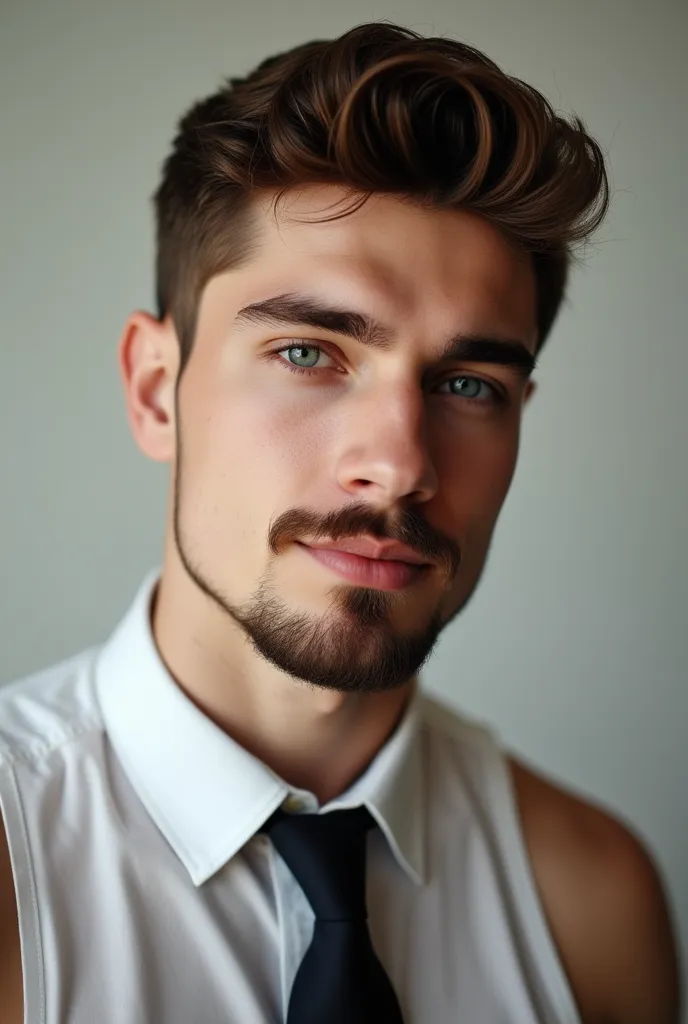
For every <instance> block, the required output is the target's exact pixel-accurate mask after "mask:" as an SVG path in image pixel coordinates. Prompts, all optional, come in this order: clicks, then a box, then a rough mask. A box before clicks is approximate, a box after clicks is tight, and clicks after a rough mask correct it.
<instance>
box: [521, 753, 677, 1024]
mask: <svg viewBox="0 0 688 1024" xmlns="http://www.w3.org/2000/svg"><path fill="white" fill-rule="evenodd" d="M507 763H508V766H509V769H510V773H511V778H512V780H513V784H514V791H515V795H516V802H517V806H518V811H519V816H520V820H521V825H522V829H523V834H524V838H525V842H526V847H527V849H528V854H529V857H530V861H531V865H532V868H533V874H534V876H535V881H536V885H537V888H538V890H539V895H540V898H541V900H542V904H543V907H544V910H545V913H546V916H547V919H548V922H549V925H550V929H551V932H552V935H553V938H554V941H555V944H556V946H557V948H558V951H559V954H560V957H561V960H562V963H563V965H564V968H565V970H566V972H567V974H568V976H569V979H570V982H571V985H572V988H573V990H574V994H575V995H576V997H577V999H578V1002H579V1005H580V1007H581V1012H582V1016H583V1019H584V1020H586V1021H588V1020H590V1021H597V1020H599V1021H614V1022H616V1021H618V1022H619V1024H626V1022H628V1024H645V1022H647V1024H650V1022H652V1024H665V1022H666V1024H670V1022H676V1021H678V1005H677V1004H678V986H679V982H678V966H677V956H676V942H675V937H674V927H673V923H672V921H671V919H670V913H669V910H668V902H667V897H666V893H665V890H664V885H663V882H662V880H661V877H660V872H659V870H658V868H657V865H656V863H655V861H654V859H653V857H652V855H651V853H650V852H649V849H648V847H647V846H646V844H645V842H644V840H643V839H642V838H641V837H640V836H639V835H638V833H637V832H636V831H635V830H634V829H633V828H632V827H631V826H630V825H629V824H628V823H627V822H624V821H623V820H622V819H621V818H620V817H619V816H617V815H616V814H614V813H611V812H610V811H609V810H607V809H606V808H603V807H602V806H601V805H599V804H597V803H595V802H593V801H590V800H587V799H585V798H583V797H581V796H579V795H576V794H574V793H573V792H572V791H569V790H568V789H566V788H565V787H563V786H561V785H559V784H558V783H555V782H554V781H552V780H550V779H548V778H546V776H545V775H544V774H542V773H540V772H539V771H537V770H535V769H534V768H533V767H532V766H529V765H527V764H525V763H524V762H523V761H521V760H519V759H517V758H514V757H509V758H507Z"/></svg>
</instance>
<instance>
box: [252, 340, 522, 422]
mask: <svg viewBox="0 0 688 1024" xmlns="http://www.w3.org/2000/svg"><path fill="white" fill-rule="evenodd" d="M283 352H287V353H289V356H290V358H289V359H285V358H282V353H283ZM321 356H325V357H326V358H328V359H330V360H331V361H332V362H334V359H333V358H332V356H329V355H328V354H327V352H326V351H325V349H324V348H322V347H321V346H320V345H310V344H307V343H302V344H299V345H287V346H285V347H284V348H280V349H277V350H276V351H275V352H273V353H272V354H271V357H270V358H273V359H279V362H280V364H281V365H283V366H285V367H286V369H287V370H290V371H291V372H292V373H300V374H306V375H309V376H312V375H315V374H317V373H319V372H320V371H323V370H327V369H328V367H326V366H325V367H319V366H316V365H315V364H316V363H317V362H318V360H319V359H320V357H321ZM292 357H293V358H295V359H296V360H297V362H291V358H292ZM298 362H305V363H306V364H308V365H305V366H299V365H298ZM445 384H449V385H450V389H449V391H448V392H446V391H445V392H443V393H444V394H448V395H449V396H450V397H451V396H455V397H457V398H464V399H465V400H466V403H467V404H468V405H471V406H494V407H499V406H504V405H506V404H507V403H508V398H507V397H506V395H504V394H502V392H501V391H500V390H499V389H498V388H497V387H496V386H495V385H494V384H490V383H489V382H488V381H486V380H483V379H482V377H473V376H469V375H468V374H462V375H457V376H455V377H449V378H448V379H447V380H444V381H441V382H440V384H439V385H438V387H440V388H442V387H444V385H445ZM454 384H456V385H457V386H456V388H454V387H451V385H454ZM481 388H483V389H484V391H485V392H487V395H486V397H483V398H479V397H477V396H476V395H475V394H473V393H471V392H473V391H475V390H476V389H477V391H478V394H479V393H480V389H481Z"/></svg>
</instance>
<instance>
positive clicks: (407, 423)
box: [175, 187, 536, 692]
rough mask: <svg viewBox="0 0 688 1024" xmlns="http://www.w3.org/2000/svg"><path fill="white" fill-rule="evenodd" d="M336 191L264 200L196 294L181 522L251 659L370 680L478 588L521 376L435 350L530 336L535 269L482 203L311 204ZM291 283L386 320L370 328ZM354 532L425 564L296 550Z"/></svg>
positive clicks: (398, 670)
mask: <svg viewBox="0 0 688 1024" xmlns="http://www.w3.org/2000/svg"><path fill="white" fill-rule="evenodd" d="M343 196H344V194H343V193H342V192H341V191H340V190H339V189H336V188H334V187H327V188H315V187H310V188H306V189H304V190H301V191H299V192H298V194H294V195H292V196H291V197H290V198H289V199H288V201H287V202H285V203H284V205H283V206H282V207H280V208H278V214H277V218H276V219H275V216H274V215H273V212H272V207H271V206H270V205H269V203H268V202H265V204H264V205H261V206H260V207H259V210H258V223H259V235H260V245H259V249H258V251H257V254H256V255H255V257H254V258H253V259H252V261H251V262H250V263H247V264H245V265H244V266H243V267H241V268H238V269H236V270H232V271H230V272H227V273H223V274H220V275H218V276H216V277H215V278H213V279H212V280H211V281H210V282H209V283H208V285H207V287H206V288H205V290H204V292H203V295H202V298H201V303H200V308H199V316H198V322H197V331H196V337H195V342H194V348H193V351H192V354H191V357H190V360H189V362H188V365H187V367H186V369H185V371H184V373H183V375H182V378H181V380H180V382H179V389H178V395H177V415H178V418H177V428H176V429H177V437H178V449H177V465H176V474H177V475H176V507H175V537H176V543H177V548H178V553H179V556H180V558H181V561H182V563H183V564H184V566H185V568H186V570H187V572H188V573H189V574H190V575H191V577H192V578H193V579H194V580H195V582H196V583H197V584H198V585H199V586H200V587H201V589H202V590H204V591H205V592H206V593H207V594H209V595H211V596H212V598H213V599H214V600H215V602H216V603H217V604H219V605H220V606H221V607H222V608H223V609H224V610H225V611H226V613H227V614H228V615H229V616H231V617H232V618H233V619H234V620H235V621H237V622H239V623H240V624H241V625H242V627H243V629H244V630H245V631H246V634H247V635H248V636H249V637H250V639H251V641H252V644H253V647H254V649H255V650H256V651H257V652H258V654H259V655H260V656H262V657H264V658H267V659H268V660H269V661H271V662H272V663H273V664H275V665H277V666H278V667H279V668H280V669H282V670H283V671H285V672H287V673H288V674H290V675H291V676H295V677H297V678H300V679H304V680H306V681H309V682H311V683H313V684H315V685H318V686H322V687H325V688H328V689H333V690H338V691H341V692H364V691H367V692H372V691H378V692H379V691H383V690H389V689H392V688H395V687H398V686H401V685H403V684H404V683H406V682H408V681H409V679H410V678H412V677H413V676H414V675H415V674H416V673H417V671H418V670H419V668H420V667H421V665H422V664H423V663H424V661H425V660H426V659H427V657H428V656H429V654H430V653H431V651H432V649H433V647H434V645H435V643H436V641H437V638H438V636H439V634H440V632H441V630H442V628H443V627H444V626H445V625H446V624H447V623H448V622H449V621H450V620H451V619H452V618H453V617H454V616H455V615H456V614H457V613H458V612H459V611H460V609H461V608H462V607H464V605H465V604H466V602H467V601H468V599H469V598H470V596H471V595H472V593H473V592H474V590H475V588H476V586H477V583H478V581H479V579H480V576H481V573H482V570H483V567H484V564H485V560H486V557H487V553H488V549H489V545H490V540H491V536H492V532H493V529H494V526H495V523H496V520H497V517H498V514H499V511H500V509H501V507H502V503H503V502H504V499H505V497H506V494H507V491H508V488H509V485H510V482H511V479H512V474H513V471H514V468H515V464H516V458H517V452H518V441H519V429H520V419H521V414H522V409H523V405H524V401H525V399H526V397H527V394H528V384H527V381H526V380H525V379H524V378H523V377H519V374H518V372H517V371H516V370H515V369H514V368H513V367H512V368H509V367H506V366H501V365H497V364H494V363H489V362H478V361H475V360H472V361H471V362H468V361H466V360H465V359H456V358H454V359H452V360H448V361H445V362H443V363H439V362H438V361H437V360H438V355H439V352H440V351H441V350H442V348H443V347H444V346H446V345H447V343H448V342H449V341H450V339H454V338H456V336H458V335H471V336H479V337H481V338H490V339H500V340H506V339H508V340H511V341H513V342H520V343H521V344H522V345H524V346H525V347H526V349H527V350H528V351H529V352H530V353H531V354H532V353H534V350H535V343H536V322H535V284H534V277H533V272H532V267H531V264H530V262H529V260H528V258H527V257H526V256H524V255H523V254H522V253H521V254H519V253H518V252H517V251H515V250H514V249H512V248H510V247H509V246H508V245H507V243H506V242H505V241H504V240H503V238H502V237H501V236H500V235H499V234H498V232H497V231H496V230H495V229H494V228H492V227H491V226H489V225H488V224H487V223H486V222H485V221H483V220H481V219H479V218H478V217H477V216H475V215H472V214H468V213H456V212H444V211H443V212H438V211H427V210H420V209H418V208H416V207H414V206H412V205H410V204H406V203H403V202H401V201H399V200H397V199H394V198H391V197H387V196H382V197H381V196H376V197H373V198H372V199H371V200H369V201H368V202H367V203H366V204H365V205H364V206H363V207H362V208H361V209H360V210H358V211H357V212H356V213H353V214H350V215H348V216H346V217H344V218H343V219H341V220H336V221H333V222H330V223H323V222H318V221H317V220H316V219H315V218H317V217H320V216H322V215H323V211H324V208H325V207H326V206H327V205H328V204H330V203H332V202H333V201H337V200H341V199H342V198H343ZM325 212H327V211H325ZM285 296H290V297H291V298H290V299H285ZM295 297H298V303H300V305H301V307H307V308H308V309H310V307H313V306H317V307H321V308H323V309H336V310H339V311H342V310H346V311H352V312H356V313H358V314H361V316H362V317H366V318H368V319H369V320H370V321H374V322H375V324H376V325H378V326H379V329H378V332H377V335H376V340H377V344H371V343H367V344H366V343H365V340H364V339H363V338H361V337H359V338H354V337H351V336H349V334H347V333H345V328H344V324H345V318H342V317H339V318H338V317H336V316H333V317H330V318H329V319H326V320H322V317H320V318H318V317H316V316H314V315H313V316H311V315H310V313H307V312H304V310H303V308H301V309H299V308H296V307H297V299H296V298H295ZM277 298H280V302H279V303H276V302H271V303H270V309H268V310H266V307H265V305H264V304H265V303H266V302H268V301H269V300H275V299H277ZM258 303H260V304H263V305H262V307H261V309H256V308H255V306H256V304H258ZM249 306H253V307H254V309H253V310H252V311H249V312H244V313H240V311H242V310H245V309H246V307H249ZM304 320H308V322H304ZM319 321H322V322H320V323H319V325H317V326H316V323H318V322H319ZM357 323H358V324H359V326H360V325H361V324H362V321H358V322H357ZM290 367H291V368H290ZM297 369H306V370H310V373H298V372H295V370H297ZM364 535H365V536H367V537H373V538H377V539H380V540H381V541H382V544H383V545H384V542H385V541H387V542H388V541H389V540H393V541H399V542H402V543H405V544H407V545H408V546H410V547H411V548H413V549H414V550H415V551H416V552H417V553H418V554H419V555H420V556H422V557H423V559H424V560H425V561H426V562H427V563H430V564H428V565H426V567H425V568H424V569H422V570H421V571H418V570H417V571H416V572H415V573H414V574H413V578H412V579H411V580H410V581H409V582H406V583H405V585H401V586H397V587H396V588H395V589H385V587H386V586H387V585H386V584H377V583H376V582H375V580H374V579H369V578H367V577H366V578H365V580H364V581H363V582H362V581H361V580H360V579H359V580H358V581H355V580H353V579H351V578H344V577H343V576H342V575H340V574H339V573H338V572H337V571H336V570H335V569H333V568H332V567H331V566H329V565H325V564H323V563H322V562H321V561H319V560H316V558H314V557H313V555H312V554H311V553H310V552H309V550H308V548H307V547H304V545H307V544H308V542H309V541H317V543H318V544H323V543H324V542H326V541H327V540H335V541H343V540H345V539H349V540H350V539H352V538H354V537H357V538H361V537H362V536H364ZM358 564H359V565H361V564H362V563H358ZM368 565H370V563H368Z"/></svg>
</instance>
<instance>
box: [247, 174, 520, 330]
mask: <svg viewBox="0 0 688 1024" xmlns="http://www.w3.org/2000/svg"><path fill="white" fill-rule="evenodd" d="M347 203H348V204H349V205H350V204H351V194H350V193H345V192H344V191H343V190H341V189H336V188H334V187H333V186H323V187H317V188H315V187H314V188H312V189H303V190H300V191H298V192H296V191H295V192H294V194H293V195H292V194H289V195H288V196H287V197H285V200H284V201H283V203H280V204H279V205H278V207H277V208H276V209H275V208H273V206H272V204H271V203H270V202H267V201H265V202H264V203H262V204H261V212H260V214H259V219H260V221H261V224H260V235H261V237H260V242H259V245H258V248H257V251H256V258H255V261H252V263H251V264H250V265H248V266H247V267H246V268H245V271H246V278H245V283H246V284H247V285H248V287H249V290H250V292H251V301H255V300H258V299H262V298H264V297H267V296H268V295H269V294H274V295H277V294H281V293H287V292H294V291H303V290H304V289H307V290H309V291H313V288H314V287H317V291H318V292H319V293H320V294H321V295H322V296H323V297H324V298H327V297H329V298H331V299H337V300H341V301H342V302H346V303H348V305H349V306H350V307H351V308H361V309H367V310H369V311H370V312H371V314H373V315H376V314H377V315H379V317H380V318H382V319H385V318H386V317H389V318H392V319H395V320H398V318H399V317H400V316H401V317H402V318H403V317H405V316H408V317H409V318H414V317H415V316H416V315H417V314H418V313H419V312H423V311H424V312H425V313H426V314H427V315H428V316H430V317H432V319H433V321H434V323H435V324H437V325H438V326H439V322H441V321H445V325H446V328H447V329H448V330H451V329H452V327H453V326H454V325H453V324H452V321H453V320H454V319H455V318H456V317H457V316H460V317H461V318H464V317H465V318H467V320H470V318H471V317H472V316H475V318H476V321H477V320H482V321H483V323H482V324H481V323H479V322H476V323H475V324H469V328H470V329H480V328H481V327H485V326H491V327H492V328H493V329H495V330H500V329H503V330H505V331H507V332H508V333H510V334H513V333H514V331H515V330H516V331H518V332H519V333H520V335H521V336H522V337H523V339H524V340H526V341H527V340H528V337H530V338H531V340H532V347H533V349H534V346H535V339H536V333H537V332H536V312H535V288H534V276H533V269H532V262H531V260H530V257H529V256H528V254H527V253H525V252H523V251H522V250H517V249H515V248H514V247H513V246H510V245H509V244H508V243H507V242H506V241H505V240H504V239H503V238H502V236H501V235H500V233H499V232H498V231H497V229H496V228H494V227H492V225H490V224H488V223H487V222H486V221H485V220H484V218H482V217H480V216H478V215H477V214H474V213H471V212H469V211H461V212H457V211H441V210H436V211H428V210H422V209H419V208H417V207H416V208H414V207H411V206H410V205H409V204H406V203H403V202H402V201H401V200H399V199H396V198H395V197H390V196H382V195H375V196H373V197H371V199H370V200H369V201H368V202H367V203H366V204H365V205H364V206H362V207H361V208H360V209H358V210H356V211H355V212H353V213H348V214H346V216H344V217H342V218H340V219H339V220H334V221H330V222H329V223H327V222H324V221H323V219H322V218H323V217H325V216H327V215H328V214H329V215H332V214H333V213H336V212H338V211H341V210H345V209H346V204H347ZM443 215H445V216H444V217H443ZM423 225H425V230H423ZM304 275H305V276H304ZM313 275H317V276H316V277H314V276H313ZM487 312H489V314H490V319H492V320H493V324H492V325H486V324H485V322H484V318H485V316H486V313H487Z"/></svg>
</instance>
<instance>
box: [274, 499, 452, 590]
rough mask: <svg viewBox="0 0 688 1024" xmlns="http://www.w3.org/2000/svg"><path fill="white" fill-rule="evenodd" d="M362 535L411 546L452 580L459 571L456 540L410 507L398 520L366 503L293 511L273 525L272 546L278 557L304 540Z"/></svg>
mask: <svg viewBox="0 0 688 1024" xmlns="http://www.w3.org/2000/svg"><path fill="white" fill-rule="evenodd" d="M361 534H369V535H370V536H372V537H375V538H376V539H377V540H393V541H397V542H398V543H400V544H406V545H408V547H410V548H412V549H413V550H414V551H417V552H418V554H419V555H422V556H423V558H425V559H427V561H428V562H433V563H434V564H436V565H438V566H440V568H441V569H443V570H444V572H445V574H446V575H447V577H448V578H449V579H450V580H453V579H454V577H455V576H456V573H457V572H458V570H459V566H460V564H461V548H460V547H459V545H458V544H457V543H456V541H454V540H452V538H451V537H446V536H444V535H443V534H440V533H439V531H437V530H435V529H434V528H432V527H431V526H429V525H428V523H427V522H426V521H425V520H424V519H423V518H422V517H421V516H420V515H419V514H418V513H417V512H415V511H414V510H413V509H410V508H408V509H404V510H403V511H402V512H400V513H399V515H398V516H397V517H396V518H395V519H393V518H391V517H390V515H389V514H388V513H386V512H382V511H379V510H376V509H371V508H370V506H368V505H366V504H365V503H364V502H355V503H354V504H351V505H347V506H346V507H345V508H343V509H338V510H336V511H333V512H329V513H327V514H326V515H325V516H323V515H322V513H320V512H315V511H311V510H309V509H289V510H288V511H286V512H283V513H282V514H281V515H279V516H278V517H277V518H276V519H274V520H273V521H272V522H271V523H270V528H269V530H268V544H269V547H270V550H271V551H272V553H273V554H275V555H278V554H279V553H280V551H281V550H282V549H283V548H284V547H285V546H286V545H287V544H290V543H293V542H294V541H297V540H300V539H301V538H303V537H308V538H310V539H313V540H331V541H334V542H335V543H336V542H337V541H339V540H342V539H344V538H353V537H359V536H360V535H361Z"/></svg>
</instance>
